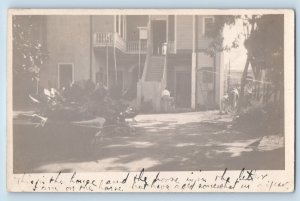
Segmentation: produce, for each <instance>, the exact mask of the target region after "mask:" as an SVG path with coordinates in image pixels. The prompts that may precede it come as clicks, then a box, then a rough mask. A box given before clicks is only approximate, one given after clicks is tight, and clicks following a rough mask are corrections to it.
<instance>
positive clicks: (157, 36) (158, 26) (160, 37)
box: [151, 20, 167, 55]
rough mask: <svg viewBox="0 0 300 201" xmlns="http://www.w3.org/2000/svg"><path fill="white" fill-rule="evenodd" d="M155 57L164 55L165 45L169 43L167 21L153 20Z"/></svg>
mask: <svg viewBox="0 0 300 201" xmlns="http://www.w3.org/2000/svg"><path fill="white" fill-rule="evenodd" d="M151 27H152V36H153V37H152V41H153V55H162V48H163V44H164V43H165V42H167V22H166V20H153V21H152V24H151Z"/></svg>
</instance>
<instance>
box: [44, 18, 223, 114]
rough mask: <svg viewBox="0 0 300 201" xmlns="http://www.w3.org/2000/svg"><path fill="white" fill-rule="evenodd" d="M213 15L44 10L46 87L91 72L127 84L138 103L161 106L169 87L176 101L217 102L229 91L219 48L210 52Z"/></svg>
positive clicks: (89, 76) (187, 105)
mask: <svg viewBox="0 0 300 201" xmlns="http://www.w3.org/2000/svg"><path fill="white" fill-rule="evenodd" d="M213 23H214V16H202V15H197V16H195V15H97V16H57V15H49V16H46V18H45V24H46V28H45V29H46V30H45V33H46V37H45V38H46V46H47V50H48V52H49V56H48V60H47V63H46V64H44V67H43V68H42V69H41V72H40V77H41V79H40V80H41V81H40V85H41V86H42V87H49V86H54V87H57V88H61V87H62V86H64V85H67V84H69V83H71V82H76V81H81V80H92V81H93V82H94V83H98V82H100V83H102V84H104V85H106V86H107V87H108V88H109V89H111V88H112V87H113V86H114V85H117V87H118V88H120V89H121V90H123V91H130V92H131V94H132V99H134V102H135V104H136V106H137V107H142V104H144V103H150V105H151V107H152V109H153V111H156V112H159V111H160V101H161V93H162V91H163V90H164V89H167V90H169V91H170V94H171V96H172V97H174V104H175V107H176V108H181V109H189V110H197V109H213V108H218V107H219V103H220V99H221V97H222V95H223V93H224V83H225V82H226V79H224V75H225V74H226V73H225V68H224V67H223V66H224V63H223V55H222V53H219V54H217V55H216V56H213V57H211V56H209V55H207V54H205V53H203V52H201V51H200V50H201V49H205V48H206V47H208V45H209V43H210V40H211V39H209V38H208V37H207V33H209V29H211V27H212V26H213Z"/></svg>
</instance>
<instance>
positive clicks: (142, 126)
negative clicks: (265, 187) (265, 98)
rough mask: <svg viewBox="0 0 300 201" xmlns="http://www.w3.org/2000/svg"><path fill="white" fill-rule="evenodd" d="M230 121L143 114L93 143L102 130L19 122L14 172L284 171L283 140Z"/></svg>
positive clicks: (207, 115)
mask: <svg viewBox="0 0 300 201" xmlns="http://www.w3.org/2000/svg"><path fill="white" fill-rule="evenodd" d="M231 120H232V117H231V116H229V115H219V114H218V111H205V112H190V113H176V114H154V115H148V114H147V115H138V116H137V117H136V122H129V123H130V124H131V126H132V128H134V131H133V132H131V133H130V134H122V135H104V136H103V138H101V140H99V141H98V143H97V144H92V140H93V136H94V135H95V133H97V132H98V131H99V128H97V125H94V124H93V125H89V126H86V124H85V126H83V125H80V124H70V123H63V122H59V123H58V122H47V123H46V125H45V126H44V127H37V128H35V125H36V124H33V123H30V122H28V121H25V120H18V118H17V117H16V119H15V120H14V125H13V129H14V133H13V143H14V148H13V152H14V156H13V161H14V172H15V173H36V172H60V171H62V172H72V171H77V172H101V171H140V170H141V169H142V168H145V170H146V171H194V170H223V169H225V168H228V169H231V170H239V169H242V168H247V169H284V154H285V152H284V137H283V135H268V136H260V135H257V134H256V133H243V132H241V131H236V130H232V129H231V126H230V125H231ZM99 122H101V120H100V121H99ZM102 123H103V122H102ZM100 124H101V123H99V125H100Z"/></svg>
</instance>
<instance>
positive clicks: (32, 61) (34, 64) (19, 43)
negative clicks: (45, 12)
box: [13, 15, 47, 79]
mask: <svg viewBox="0 0 300 201" xmlns="http://www.w3.org/2000/svg"><path fill="white" fill-rule="evenodd" d="M41 26H43V23H42V16H30V15H29V16H18V15H17V16H13V73H14V74H29V75H30V76H29V77H31V79H38V78H39V71H40V66H41V65H42V64H43V63H44V62H45V60H46V59H47V54H46V50H45V47H44V46H43V44H42V42H43V41H42V37H43V36H42V33H41V32H42V29H41Z"/></svg>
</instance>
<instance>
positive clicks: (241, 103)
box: [238, 54, 250, 112]
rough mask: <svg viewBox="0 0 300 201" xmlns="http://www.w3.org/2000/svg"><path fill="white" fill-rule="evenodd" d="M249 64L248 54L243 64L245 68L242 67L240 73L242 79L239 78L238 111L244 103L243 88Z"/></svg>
mask: <svg viewBox="0 0 300 201" xmlns="http://www.w3.org/2000/svg"><path fill="white" fill-rule="evenodd" d="M249 64H250V56H249V54H248V57H247V60H246V64H245V68H244V71H243V75H242V79H241V91H240V96H239V102H238V112H240V111H241V109H242V107H243V105H244V102H245V92H244V89H245V85H246V79H247V74H248V68H249Z"/></svg>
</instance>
